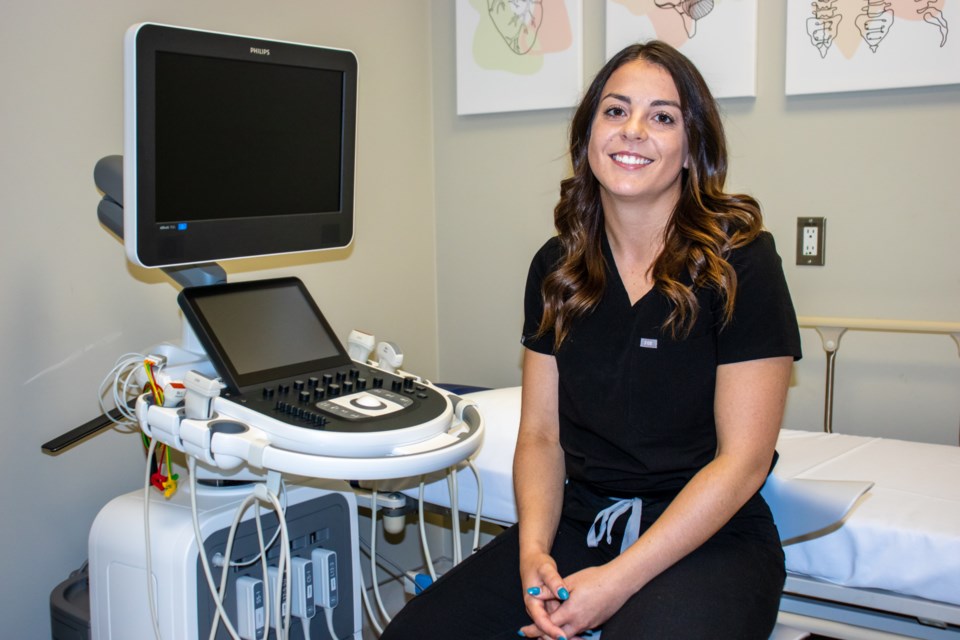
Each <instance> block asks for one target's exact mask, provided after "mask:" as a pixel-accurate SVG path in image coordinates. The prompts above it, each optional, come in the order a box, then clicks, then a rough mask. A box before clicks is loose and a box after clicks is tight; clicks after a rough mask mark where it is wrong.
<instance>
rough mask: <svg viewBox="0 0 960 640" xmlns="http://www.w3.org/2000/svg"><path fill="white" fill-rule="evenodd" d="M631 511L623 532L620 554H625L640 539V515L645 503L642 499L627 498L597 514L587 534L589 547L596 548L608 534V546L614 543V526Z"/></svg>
mask: <svg viewBox="0 0 960 640" xmlns="http://www.w3.org/2000/svg"><path fill="white" fill-rule="evenodd" d="M628 509H629V510H630V518H629V519H628V520H627V528H626V530H625V531H624V532H623V544H621V545H620V553H623V552H624V551H626V550H627V548H628V547H629V546H630V545H632V544H633V543H634V542H636V541H637V539H638V538H639V537H640V513H641V512H642V511H643V502H642V501H641V500H640V498H625V499H623V500H620V501H618V502H614V503H613V504H612V505H610V506H609V507H607V508H606V509H604V510H603V511H601V512H600V513H598V514H597V517H596V518H594V519H593V524H592V525H590V532H589V533H588V534H587V546H588V547H596V546H597V545H599V544H600V540H602V539H603V534H604V533H606V534H607V544H610V543H611V542H613V538H612V535H613V524H614V523H615V522H616V521H617V518H619V517H620V516H622V515H623V514H624V513H626V512H627V510H628Z"/></svg>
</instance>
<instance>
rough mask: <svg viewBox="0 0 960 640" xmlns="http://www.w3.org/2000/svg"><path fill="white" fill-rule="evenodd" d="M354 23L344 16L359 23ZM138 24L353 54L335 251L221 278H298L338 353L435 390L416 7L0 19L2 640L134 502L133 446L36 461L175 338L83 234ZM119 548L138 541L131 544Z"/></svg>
mask: <svg viewBox="0 0 960 640" xmlns="http://www.w3.org/2000/svg"><path fill="white" fill-rule="evenodd" d="M361 4H362V5H363V7H362V8H361V7H360V6H359V5H361ZM140 21H156V22H166V23H170V24H177V25H183V26H190V27H196V28H204V29H211V30H217V31H224V32H233V33H244V34H254V35H257V36H262V37H266V38H276V39H283V40H291V41H299V42H307V43H316V44H323V45H327V46H333V47H339V48H346V49H352V50H353V51H354V52H355V53H356V54H357V57H358V59H359V61H360V69H361V76H360V87H359V91H360V97H359V99H360V114H359V124H360V132H359V136H358V138H359V149H358V154H357V155H358V166H357V197H356V211H357V214H356V215H357V232H356V242H355V244H354V246H353V248H352V249H349V250H346V251H338V252H333V253H329V254H324V255H321V256H319V257H317V256H314V257H309V258H304V257H300V258H293V259H287V260H260V261H251V262H248V263H234V264H231V265H230V266H229V267H228V270H229V271H230V277H231V279H236V280H239V279H246V278H260V277H268V276H273V275H280V274H284V275H286V274H292V275H296V276H299V277H300V278H302V279H303V280H304V281H305V283H306V284H307V286H308V287H309V289H310V290H311V292H312V293H313V294H314V296H315V297H316V298H317V300H318V301H319V304H320V305H321V308H322V309H323V310H324V312H325V313H326V315H327V317H328V318H329V319H330V321H331V323H332V324H333V326H334V328H335V329H336V331H337V333H338V334H339V335H340V336H341V338H342V339H344V340H345V339H346V335H347V333H348V332H349V331H350V329H352V328H354V327H357V328H364V329H366V330H368V331H371V332H374V333H376V334H377V335H378V336H380V337H382V338H386V339H391V340H394V341H396V342H398V343H399V344H400V345H402V347H403V348H404V350H405V352H406V353H407V363H409V366H410V367H411V368H412V369H414V370H417V371H422V372H424V373H426V374H428V375H431V376H433V375H435V374H436V369H437V344H438V342H437V337H436V336H437V317H436V284H435V277H434V273H435V266H434V246H435V238H434V235H435V232H434V229H435V224H434V217H433V210H434V208H433V172H432V158H431V155H432V142H431V135H432V133H431V131H432V122H431V109H432V103H431V100H430V94H431V86H430V81H431V78H430V73H429V69H430V65H431V60H430V57H431V50H430V11H429V3H428V2H426V0H414V1H411V0H404V2H395V1H394V0H366V1H364V2H362V3H358V2H351V1H349V0H312V1H310V2H303V1H300V0H279V1H272V2H259V1H254V0H204V1H203V2H187V1H184V0H174V1H171V2H157V1H155V0H93V1H90V2H82V3H81V2H74V1H72V0H39V1H37V2H7V3H4V4H3V8H2V9H0V41H2V42H3V43H4V49H5V51H6V53H5V55H4V62H3V64H2V65H0V141H2V143H0V144H2V150H0V211H2V215H3V223H4V233H3V236H2V237H3V240H2V251H0V260H2V264H3V274H4V278H3V281H2V283H0V290H2V299H3V300H4V311H3V314H2V325H0V326H2V334H0V335H2V337H0V343H2V345H3V346H2V354H3V356H2V360H3V365H4V366H3V368H2V374H0V375H2V392H0V397H2V402H3V406H4V407H5V411H4V416H5V417H4V418H3V419H2V422H0V435H2V443H3V444H2V446H0V481H2V482H0V484H2V486H3V487H4V491H3V493H2V496H3V497H2V498H0V503H2V505H3V516H2V524H0V566H2V567H3V568H4V573H5V574H6V577H7V579H6V580H4V582H3V587H2V590H3V597H2V598H0V601H2V602H3V604H2V605H0V611H2V613H3V616H2V617H3V629H4V630H3V633H2V634H0V635H3V636H4V637H10V638H14V637H17V638H43V637H47V638H49V637H50V633H49V612H48V596H49V594H50V591H51V589H53V587H54V586H55V585H56V584H57V583H58V582H60V581H61V580H63V579H65V578H66V577H67V575H68V573H69V572H70V571H71V570H73V569H75V568H77V567H79V566H80V565H81V563H82V562H83V561H84V559H85V558H86V538H87V531H88V530H89V527H90V523H91V522H92V520H93V518H94V516H95V515H96V513H97V512H98V511H99V509H100V507H101V506H102V505H103V504H104V503H106V502H107V501H108V500H109V499H111V498H113V497H114V496H116V495H119V494H121V493H124V492H126V491H129V490H132V489H134V488H137V487H139V486H142V459H143V454H142V452H141V447H140V444H139V440H138V438H137V437H135V436H133V435H121V434H117V433H104V434H101V435H99V436H97V437H96V438H93V439H92V440H90V441H87V442H85V443H83V444H81V445H79V446H77V447H75V448H73V449H72V450H69V451H66V452H64V453H63V454H61V455H59V456H57V457H50V456H46V455H43V454H42V453H41V452H40V445H41V444H42V443H44V442H46V441H48V440H50V439H52V438H54V437H55V436H58V435H60V434H61V433H63V432H65V431H67V430H69V429H72V428H73V427H75V426H77V425H79V424H81V423H83V422H85V421H87V420H89V419H91V418H93V417H94V416H96V415H98V414H99V413H100V410H99V408H98V406H97V401H96V398H97V388H98V385H99V384H100V382H101V380H102V379H103V378H104V376H105V374H106V373H107V371H108V370H109V369H110V367H111V366H112V365H113V363H114V361H115V360H116V359H117V358H118V357H119V356H120V355H122V354H124V353H125V352H128V351H140V350H143V349H146V348H148V347H149V346H150V345H153V344H155V343H157V342H160V341H163V340H167V339H175V338H177V337H178V336H179V320H178V315H177V305H176V302H175V296H176V293H177V289H176V288H175V287H173V286H172V285H171V284H169V282H168V281H167V280H166V279H165V278H164V277H163V276H160V275H157V274H155V273H150V272H147V271H146V270H141V269H136V268H133V267H131V266H129V265H128V264H127V263H126V261H125V258H124V252H123V247H122V246H121V245H120V243H118V242H117V241H116V240H114V239H113V238H112V237H111V236H110V235H109V234H107V233H106V232H105V231H104V230H103V229H102V228H100V226H99V224H98V223H97V219H96V208H97V203H98V201H99V194H98V193H97V191H96V189H95V187H94V184H93V179H92V172H93V166H94V163H95V162H96V161H97V160H98V159H99V158H100V157H102V156H104V155H108V154H115V153H122V150H123V146H122V136H123V127H122V95H123V94H122V75H121V73H122V58H121V54H122V42H123V34H124V31H125V30H126V28H127V27H128V26H129V25H131V24H133V23H135V22H140ZM131 535H137V533H136V532H131Z"/></svg>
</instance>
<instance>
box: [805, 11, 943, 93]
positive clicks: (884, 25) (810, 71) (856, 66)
mask: <svg viewBox="0 0 960 640" xmlns="http://www.w3.org/2000/svg"><path fill="white" fill-rule="evenodd" d="M948 5H949V6H948ZM787 12H788V13H787V81H786V89H787V94H803V93H824V92H831V91H859V90H867V89H889V88H896V87H910V86H923V85H937V84H954V83H958V82H960V47H958V44H957V42H956V41H957V38H956V37H954V38H950V22H949V20H952V19H953V16H952V14H954V13H957V14H960V2H958V0H812V1H811V0H789V2H788V8H787Z"/></svg>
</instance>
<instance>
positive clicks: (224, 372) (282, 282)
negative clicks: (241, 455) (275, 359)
mask: <svg viewBox="0 0 960 640" xmlns="http://www.w3.org/2000/svg"><path fill="white" fill-rule="evenodd" d="M281 288H295V289H297V290H298V291H299V293H300V295H301V296H302V297H303V299H304V301H305V302H306V303H307V305H308V306H309V308H310V309H311V310H312V311H313V314H314V317H315V320H316V322H317V323H318V325H319V326H320V327H321V328H322V329H323V331H324V332H325V333H326V334H327V337H328V338H329V339H330V342H331V343H332V345H333V346H334V347H335V349H336V352H337V353H336V355H333V356H330V357H327V358H320V359H315V360H304V361H302V362H296V363H291V364H289V365H286V366H282V367H274V368H269V369H261V370H259V371H251V372H248V373H245V374H241V373H240V372H239V371H238V370H237V367H236V366H235V365H234V358H233V357H232V356H231V354H230V353H229V352H228V350H227V349H225V348H224V345H223V343H222V342H221V341H220V339H219V338H218V337H217V327H215V326H213V324H212V323H211V322H210V319H209V318H208V317H207V315H206V314H205V313H204V310H203V302H204V301H205V300H208V299H210V298H213V297H216V296H231V295H236V294H240V293H250V292H257V291H266V290H269V289H281ZM177 304H179V305H180V309H181V311H183V316H184V318H185V319H186V320H187V322H188V323H189V325H190V327H191V328H192V329H193V331H194V333H195V334H196V336H197V340H198V341H199V342H200V344H201V345H202V346H203V348H204V350H205V351H206V353H207V356H208V357H209V358H210V362H211V363H212V364H213V367H214V369H215V370H216V371H217V373H219V374H220V375H221V376H222V378H223V381H224V383H226V385H227V388H228V390H229V391H230V392H232V393H242V392H243V391H244V390H246V389H249V388H251V387H257V386H262V385H264V384H266V383H270V382H275V381H277V380H283V379H289V378H294V377H297V376H301V375H305V374H309V373H314V372H317V371H323V370H326V369H330V368H334V367H342V366H346V365H348V364H350V362H352V361H351V359H350V355H349V354H348V353H347V350H346V349H345V348H344V346H343V343H342V342H340V340H339V339H338V338H337V335H336V333H334V331H333V328H332V327H331V326H330V323H329V322H327V319H326V318H325V317H324V315H323V313H322V312H321V311H320V307H318V306H317V303H316V301H315V300H314V299H313V297H312V296H311V295H310V292H309V291H308V290H307V288H306V286H305V285H304V284H303V281H301V280H300V279H299V278H295V277H286V278H270V279H267V280H250V281H243V282H229V283H221V284H213V285H204V286H198V287H186V288H184V289H182V290H181V291H180V293H179V294H178V295H177ZM281 337H282V336H281ZM294 338H295V336H290V339H294ZM250 339H251V340H263V339H265V338H264V336H250Z"/></svg>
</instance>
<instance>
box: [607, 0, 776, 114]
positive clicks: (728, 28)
mask: <svg viewBox="0 0 960 640" xmlns="http://www.w3.org/2000/svg"><path fill="white" fill-rule="evenodd" d="M654 38H656V39H658V40H663V41H665V42H668V43H669V44H671V45H673V46H674V47H676V48H678V49H679V50H680V51H682V52H683V53H684V54H685V55H686V56H687V57H688V58H690V59H691V60H693V62H694V63H695V64H696V65H697V67H698V68H699V69H700V71H701V73H703V76H704V78H706V80H707V83H708V84H709V85H710V89H711V90H712V91H713V93H714V95H716V96H717V97H718V98H732V97H741V96H754V95H756V63H757V0H607V34H606V39H607V42H606V53H607V57H608V58H609V57H610V56H612V55H613V54H614V53H616V52H617V51H619V50H620V49H622V48H623V47H625V46H626V45H628V44H631V43H634V42H644V41H647V40H653V39H654Z"/></svg>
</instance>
